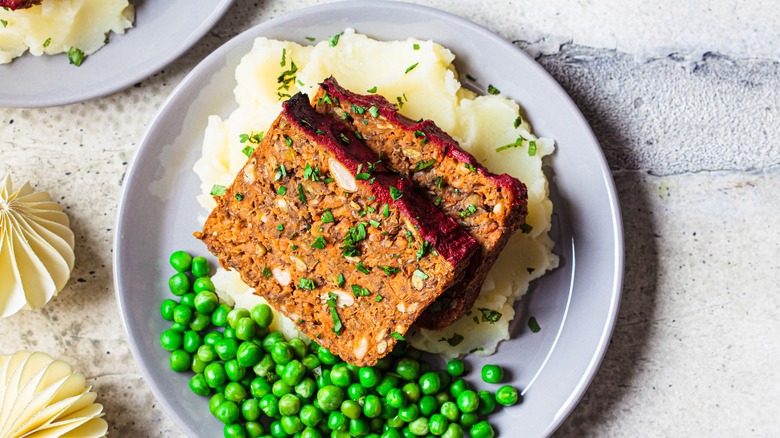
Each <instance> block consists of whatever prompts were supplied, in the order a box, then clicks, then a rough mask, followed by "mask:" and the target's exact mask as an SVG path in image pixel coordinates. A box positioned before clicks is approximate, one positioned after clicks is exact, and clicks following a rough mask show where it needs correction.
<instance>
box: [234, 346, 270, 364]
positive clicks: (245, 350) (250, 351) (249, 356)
mask: <svg viewBox="0 0 780 438" xmlns="http://www.w3.org/2000/svg"><path fill="white" fill-rule="evenodd" d="M262 358H263V351H262V350H261V349H260V347H259V346H258V345H257V344H255V343H254V342H242V343H241V344H239V346H238V349H237V350H236V360H237V361H238V364H239V365H241V366H242V367H247V368H251V367H253V366H255V365H257V363H258V362H260V359H262Z"/></svg>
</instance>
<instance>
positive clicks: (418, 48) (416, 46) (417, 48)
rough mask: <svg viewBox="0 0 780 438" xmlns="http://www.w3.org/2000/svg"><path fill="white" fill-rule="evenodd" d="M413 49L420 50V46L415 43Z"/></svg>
mask: <svg viewBox="0 0 780 438" xmlns="http://www.w3.org/2000/svg"><path fill="white" fill-rule="evenodd" d="M412 48H413V49H414V50H420V45H419V44H417V43H414V44H413V45H412Z"/></svg>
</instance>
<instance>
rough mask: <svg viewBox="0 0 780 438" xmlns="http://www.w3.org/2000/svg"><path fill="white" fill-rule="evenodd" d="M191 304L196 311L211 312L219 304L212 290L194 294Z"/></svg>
mask: <svg viewBox="0 0 780 438" xmlns="http://www.w3.org/2000/svg"><path fill="white" fill-rule="evenodd" d="M193 304H194V306H195V310H197V311H198V312H201V313H207V314H211V313H212V312H214V309H216V308H217V306H219V298H217V294H215V293H214V292H212V291H208V290H204V291H202V292H198V294H197V295H195V300H194V301H193Z"/></svg>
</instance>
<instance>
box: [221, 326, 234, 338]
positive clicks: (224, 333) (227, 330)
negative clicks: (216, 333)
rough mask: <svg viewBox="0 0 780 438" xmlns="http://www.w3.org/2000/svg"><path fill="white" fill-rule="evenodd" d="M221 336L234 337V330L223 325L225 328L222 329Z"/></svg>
mask: <svg viewBox="0 0 780 438" xmlns="http://www.w3.org/2000/svg"><path fill="white" fill-rule="evenodd" d="M222 337H223V338H232V339H236V330H235V329H234V328H233V327H230V326H228V327H225V329H224V330H222Z"/></svg>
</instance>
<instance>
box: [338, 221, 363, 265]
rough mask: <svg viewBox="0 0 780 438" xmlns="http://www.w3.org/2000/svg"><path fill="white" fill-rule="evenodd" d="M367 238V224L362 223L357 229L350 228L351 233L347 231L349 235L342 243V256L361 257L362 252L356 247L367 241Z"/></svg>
mask: <svg viewBox="0 0 780 438" xmlns="http://www.w3.org/2000/svg"><path fill="white" fill-rule="evenodd" d="M366 236H367V234H366V224H364V223H362V222H361V223H359V224H357V225H356V226H355V227H350V229H349V231H347V235H346V236H344V240H343V241H342V244H343V246H342V247H341V249H342V255H343V256H344V257H354V256H358V255H360V250H359V249H358V248H357V246H356V245H357V243H358V242H360V241H361V240H363V239H365V238H366Z"/></svg>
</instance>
